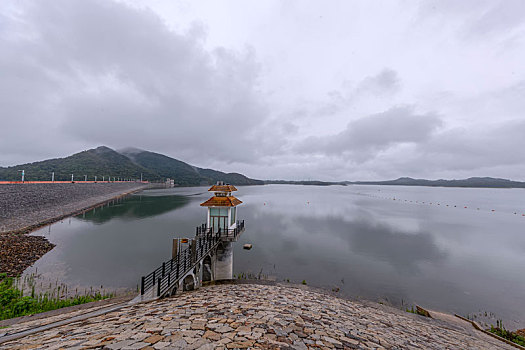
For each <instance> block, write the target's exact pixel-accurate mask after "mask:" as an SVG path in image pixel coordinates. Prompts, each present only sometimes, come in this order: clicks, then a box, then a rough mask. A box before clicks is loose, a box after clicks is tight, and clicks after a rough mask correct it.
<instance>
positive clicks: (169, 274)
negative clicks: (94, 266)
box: [140, 220, 244, 297]
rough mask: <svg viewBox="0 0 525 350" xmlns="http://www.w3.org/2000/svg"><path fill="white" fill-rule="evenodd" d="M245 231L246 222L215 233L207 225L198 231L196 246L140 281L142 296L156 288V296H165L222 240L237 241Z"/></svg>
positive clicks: (185, 250)
mask: <svg viewBox="0 0 525 350" xmlns="http://www.w3.org/2000/svg"><path fill="white" fill-rule="evenodd" d="M243 230H244V220H243V221H237V225H236V227H235V228H233V229H226V230H225V229H222V230H221V229H219V230H218V231H217V232H215V233H213V231H212V229H211V228H207V227H206V225H201V226H198V227H197V229H196V234H195V240H194V244H190V245H189V246H188V247H187V248H186V249H184V250H182V251H180V252H178V253H177V256H175V257H174V258H172V259H170V260H168V261H165V262H163V263H162V265H161V266H159V267H158V268H157V269H155V270H154V271H153V272H151V273H149V274H148V275H146V276H142V278H141V281H140V294H141V295H144V293H145V292H146V291H148V290H150V289H152V288H154V287H156V291H155V292H156V293H155V294H156V296H157V297H160V296H163V295H165V294H166V293H167V292H168V291H169V290H170V289H171V288H172V287H173V286H174V285H176V284H177V283H178V282H179V281H180V279H181V278H182V277H184V276H185V275H186V274H187V273H188V272H189V271H190V270H191V269H193V268H194V267H195V265H196V264H197V263H199V262H200V261H201V260H202V259H204V257H205V256H206V255H208V254H209V252H210V251H211V250H212V249H214V248H216V247H217V245H218V244H219V242H221V241H222V240H229V239H235V238H237V236H238V235H239V234H240V233H241V232H242V231H243Z"/></svg>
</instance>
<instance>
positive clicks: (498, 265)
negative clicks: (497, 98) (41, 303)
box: [35, 186, 525, 328]
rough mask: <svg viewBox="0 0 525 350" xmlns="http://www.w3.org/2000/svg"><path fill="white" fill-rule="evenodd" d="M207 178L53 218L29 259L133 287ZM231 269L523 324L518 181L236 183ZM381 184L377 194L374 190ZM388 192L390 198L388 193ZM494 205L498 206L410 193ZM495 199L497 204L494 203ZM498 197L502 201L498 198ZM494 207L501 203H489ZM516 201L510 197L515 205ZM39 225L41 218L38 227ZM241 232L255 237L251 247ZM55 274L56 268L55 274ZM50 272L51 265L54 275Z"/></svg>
mask: <svg viewBox="0 0 525 350" xmlns="http://www.w3.org/2000/svg"><path fill="white" fill-rule="evenodd" d="M206 190H207V188H181V189H166V190H155V191H146V192H143V193H142V194H136V195H132V196H130V197H128V198H126V199H124V200H123V201H122V202H120V203H118V204H117V205H115V206H113V207H112V206H110V207H109V208H104V210H98V209H97V210H96V211H95V212H94V213H86V217H85V218H82V217H77V218H73V219H72V220H71V222H70V223H67V222H64V223H58V224H55V225H53V226H52V227H51V234H50V236H49V238H50V240H51V241H52V242H53V243H55V244H57V247H56V248H55V249H53V250H52V251H51V252H50V253H48V254H46V255H45V256H44V257H43V258H42V259H40V260H39V261H38V262H37V264H36V267H38V270H39V272H42V273H43V274H45V275H51V276H59V278H60V280H62V281H66V282H67V283H69V284H73V285H88V286H89V285H93V286H95V285H104V286H115V287H124V288H135V287H136V285H137V283H138V280H139V278H140V276H141V275H143V274H145V273H148V272H150V270H152V269H153V268H155V267H156V266H157V265H158V264H159V263H160V262H161V261H163V260H165V259H167V258H168V257H169V256H170V252H171V248H170V247H171V239H172V238H174V237H191V236H192V235H193V234H194V232H195V226H197V225H199V224H201V223H203V222H204V220H205V217H206V210H205V209H204V208H202V207H200V206H199V203H200V202H202V201H204V200H205V199H207V198H208V196H209V194H208V193H207V192H206ZM239 190H240V191H239V198H240V199H241V200H243V202H244V204H243V205H241V206H240V207H239V211H238V215H239V218H241V219H244V220H246V223H247V230H246V232H245V233H244V234H243V235H242V236H241V238H240V241H239V242H238V243H237V244H236V245H235V248H234V249H235V252H234V273H235V274H239V273H241V272H244V273H248V272H249V273H253V274H254V275H258V274H259V273H261V274H263V275H268V276H273V277H275V278H277V279H279V280H287V279H289V280H291V281H293V282H299V283H300V282H301V281H302V280H306V281H307V283H308V284H310V285H314V286H321V287H326V288H339V289H340V293H342V294H345V295H347V296H361V297H366V298H369V299H376V300H377V299H382V300H385V299H388V301H389V302H391V303H393V304H400V303H401V301H404V302H418V303H421V304H423V305H425V306H427V307H429V308H435V309H440V310H444V311H449V312H458V313H462V314H468V313H469V312H475V311H478V310H484V311H492V312H495V313H496V314H497V315H498V316H499V317H503V318H505V319H506V320H509V321H508V323H507V324H508V325H509V326H511V325H512V324H515V325H522V328H523V327H525V324H524V323H525V322H524V319H525V299H524V298H523V295H525V281H524V280H523V279H522V278H521V277H520V276H521V275H522V269H523V266H525V255H524V254H523V250H522V249H519V248H520V247H525V235H523V234H522V232H523V231H522V227H523V224H524V223H525V218H523V219H522V218H521V216H519V217H518V216H514V215H511V214H507V213H505V212H503V211H504V210H505V208H510V207H517V206H518V205H519V204H520V203H522V202H523V200H522V196H521V194H522V193H523V192H522V191H520V190H518V191H510V190H504V191H499V192H498V191H494V190H477V191H473V190H472V189H448V188H447V189H439V188H417V189H415V188H382V189H381V191H378V189H377V188H375V187H374V186H370V187H367V186H360V187H356V186H353V187H352V186H348V187H337V186H334V187H315V186H254V187H241V188H240V189H239ZM378 193H381V196H378V195H377V194H378ZM392 197H395V198H396V201H394V200H392ZM489 197H491V198H492V199H493V202H494V203H490V204H492V206H494V207H496V208H500V209H501V211H502V212H499V211H498V212H496V213H494V212H491V211H490V210H486V211H482V210H480V211H477V210H468V209H464V208H463V206H461V209H459V207H458V208H454V207H453V206H450V207H446V206H435V205H433V206H430V205H422V204H421V203H418V204H416V203H409V202H408V201H404V200H403V199H405V198H406V199H407V200H412V201H414V200H416V199H417V200H418V201H423V200H424V201H425V202H430V200H429V199H428V198H431V201H432V202H441V203H447V202H448V203H464V202H465V203H469V206H472V207H480V208H483V207H484V206H485V207H488V205H487V200H488V199H487V198H489ZM498 203H499V204H498ZM501 203H503V204H501ZM498 210H499V209H498ZM513 210H514V209H513ZM43 230H45V232H44V231H42V233H39V232H36V233H35V234H46V233H47V230H48V228H45V229H43ZM244 243H251V244H253V249H252V250H250V251H247V250H243V249H242V245H243V244H244ZM57 274H60V275H57ZM55 278H57V277H55Z"/></svg>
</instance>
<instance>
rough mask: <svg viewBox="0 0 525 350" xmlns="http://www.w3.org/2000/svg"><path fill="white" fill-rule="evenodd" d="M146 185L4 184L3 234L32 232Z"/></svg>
mask: <svg viewBox="0 0 525 350" xmlns="http://www.w3.org/2000/svg"><path fill="white" fill-rule="evenodd" d="M145 186H146V185H144V184H140V183H134V182H129V183H88V184H83V183H67V184H12V185H0V233H5V232H20V231H29V230H31V229H32V228H35V227H38V226H39V225H41V224H43V223H47V222H52V221H54V220H56V219H59V218H61V217H64V216H68V215H70V214H73V213H75V212H77V211H79V210H82V209H85V208H89V207H91V206H94V205H97V204H99V203H102V202H104V201H106V200H109V199H111V198H114V197H117V196H119V195H122V194H126V193H129V192H133V191H136V190H139V189H141V188H144V187H145Z"/></svg>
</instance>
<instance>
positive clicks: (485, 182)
mask: <svg viewBox="0 0 525 350" xmlns="http://www.w3.org/2000/svg"><path fill="white" fill-rule="evenodd" d="M344 183H345V184H354V185H389V186H431V187H482V188H485V187H486V188H525V182H520V181H512V180H507V179H499V178H493V177H469V178H468V179H461V180H444V179H439V180H425V179H412V178H410V177H400V178H399V179H397V180H387V181H354V182H350V181H345V182H344Z"/></svg>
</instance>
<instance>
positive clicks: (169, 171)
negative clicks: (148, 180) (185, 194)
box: [120, 149, 264, 186]
mask: <svg viewBox="0 0 525 350" xmlns="http://www.w3.org/2000/svg"><path fill="white" fill-rule="evenodd" d="M120 152H121V153H122V154H123V155H125V156H127V157H128V158H129V159H131V160H132V161H133V162H135V163H136V164H137V165H140V166H142V167H144V168H147V169H150V170H154V171H155V172H156V173H157V174H158V175H159V176H161V177H162V178H171V179H175V182H176V183H178V184H179V185H184V186H197V185H208V184H211V183H215V182H217V181H224V182H226V183H230V184H232V185H263V184H264V182H263V181H260V180H255V179H250V178H248V177H246V176H244V175H242V174H238V173H223V172H222V171H218V170H212V169H201V168H198V167H195V166H192V165H189V164H187V163H184V162H182V161H180V160H177V159H174V158H171V157H168V156H165V155H163V154H159V153H155V152H149V151H144V150H139V149H124V150H121V151H120Z"/></svg>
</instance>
